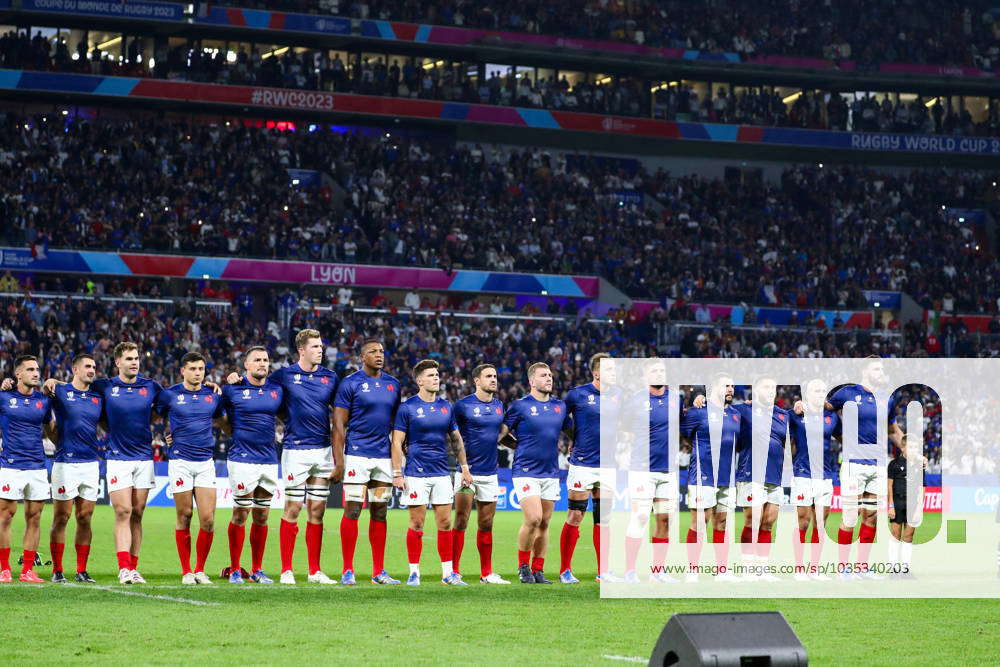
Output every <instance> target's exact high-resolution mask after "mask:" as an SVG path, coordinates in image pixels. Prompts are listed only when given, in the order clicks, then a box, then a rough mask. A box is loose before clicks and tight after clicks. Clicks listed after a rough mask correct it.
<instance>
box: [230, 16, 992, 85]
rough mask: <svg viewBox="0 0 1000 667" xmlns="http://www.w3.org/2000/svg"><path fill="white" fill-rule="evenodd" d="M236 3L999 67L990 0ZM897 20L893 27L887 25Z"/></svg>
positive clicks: (750, 53) (745, 52) (702, 45)
mask: <svg viewBox="0 0 1000 667" xmlns="http://www.w3.org/2000/svg"><path fill="white" fill-rule="evenodd" d="M226 4H228V5H231V6H238V7H259V8H262V9H272V10H284V11H290V12H304V13H320V14H336V15H348V16H352V17H356V18H367V19H383V20H396V21H409V22H414V23H429V24H435V25H453V26H458V27H468V28H484V29H489V30H507V31H512V32H528V33H538V34H543V35H557V36H562V37H571V38H577V39H604V40H615V41H625V42H632V43H637V44H646V45H649V46H661V47H670V48H679V49H697V50H701V51H709V52H712V53H718V52H734V53H738V54H739V55H740V56H741V57H743V58H745V59H749V58H752V57H754V56H760V55H785V56H801V57H813V58H825V59H828V60H834V61H840V60H855V61H858V62H859V63H860V64H862V65H866V64H876V63H877V62H907V63H931V64H937V65H965V66H975V67H980V68H981V69H984V70H993V69H996V68H997V66H998V65H1000V48H998V46H997V30H998V28H1000V24H998V19H1000V17H998V15H997V12H996V10H995V8H994V5H993V4H992V3H990V2H987V1H986V0H974V1H970V0H965V1H963V2H957V1H955V0H947V1H945V2H939V3H934V4H927V3H923V4H921V3H910V2H907V3H891V2H890V3H877V4H868V5H866V6H865V8H864V11H857V8H856V7H855V6H853V5H851V4H849V3H848V4H837V3H831V2H827V1H824V0H763V1H761V0H757V1H750V0H716V1H714V2H709V3H698V4H691V3H683V2H678V1H677V0H671V1H669V2H662V1H658V0H637V1H634V2H625V1H624V0H590V1H588V2H584V3H580V2H573V0H555V1H549V0H546V1H545V2H541V1H539V0H491V1H490V2H469V1H468V0H432V1H431V2H423V1H420V0H278V1H277V2H271V1H270V0H268V1H267V2H263V1H262V0H229V1H228V2H227V3H226ZM887 25H893V26H898V29H896V30H887V29H885V26H887Z"/></svg>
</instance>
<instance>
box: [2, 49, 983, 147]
mask: <svg viewBox="0 0 1000 667" xmlns="http://www.w3.org/2000/svg"><path fill="white" fill-rule="evenodd" d="M131 45H133V46H134V48H131V47H130V48H129V49H128V53H127V56H128V57H127V58H123V59H122V60H121V61H119V60H118V59H116V58H115V57H114V56H113V55H109V54H108V53H107V52H103V53H102V52H101V51H99V50H97V49H96V48H95V49H94V50H93V51H92V52H90V53H88V50H87V46H86V44H84V43H83V42H82V41H81V42H79V43H78V44H77V45H76V51H75V53H72V54H71V53H70V50H69V45H68V44H67V43H66V41H65V40H64V39H62V38H60V39H57V40H49V39H48V38H46V37H44V36H43V35H41V33H38V34H36V35H35V36H34V37H30V36H29V34H28V33H27V32H25V31H21V32H19V33H14V32H9V33H7V34H5V35H3V36H2V37H0V66H3V67H6V68H10V69H35V70H46V71H49V70H51V71H60V72H80V73H91V74H101V75H109V76H111V75H114V76H130V77H132V76H146V77H150V76H152V77H156V78H166V79H171V80H177V79H182V80H189V81H197V82H205V83H218V84H233V85H257V86H268V87H276V88H294V89H306V90H325V91H330V92H338V93H359V94H363V95H380V96H392V97H404V98H415V99H433V100H445V101H452V102H467V103H472V104H492V105H501V106H517V107H522V108H544V109H552V110H556V111H580V112H589V113H600V114H611V115H616V116H635V117H650V116H652V117H653V118H657V119H662V120H697V121H702V122H708V123H736V124H743V125H758V126H777V127H797V128H809V129H830V130H851V131H855V132H897V133H911V134H947V135H958V136H977V135H978V136H997V135H998V134H1000V103H998V102H997V101H996V100H991V102H990V104H989V108H988V111H987V113H986V116H985V117H984V119H983V120H981V121H978V122H977V121H976V120H974V119H973V117H972V115H971V113H970V112H969V110H968V109H967V108H966V107H965V106H964V100H962V101H960V102H959V103H958V105H957V106H953V105H952V100H951V98H946V99H945V100H944V102H942V100H941V99H940V98H937V99H936V100H933V101H932V102H931V103H930V106H928V102H929V101H928V100H925V99H924V98H923V97H920V96H918V97H916V98H915V99H912V100H909V101H906V100H899V99H895V98H894V97H893V96H891V95H889V94H884V95H882V96H881V98H879V97H878V96H877V95H873V94H870V93H869V94H866V95H864V96H862V95H857V96H848V95H844V94H841V93H837V92H823V91H802V92H801V93H800V94H799V95H797V96H794V97H795V99H794V100H791V101H790V102H787V103H786V102H785V101H784V99H787V97H786V98H783V97H782V93H780V92H778V91H776V90H774V89H765V88H763V87H749V88H741V89H740V90H738V91H734V90H733V89H731V88H730V89H726V88H722V89H719V90H717V91H716V93H715V94H714V96H713V95H712V94H710V93H704V92H703V93H701V94H699V92H698V91H697V90H695V88H694V87H692V86H691V85H688V84H686V83H680V82H678V83H676V85H671V86H656V87H654V88H653V92H652V93H650V92H649V91H647V90H646V85H647V84H644V83H643V82H642V81H641V80H639V79H637V78H629V77H623V76H614V77H610V76H609V77H607V78H605V79H601V81H600V82H597V81H594V80H587V79H582V80H579V81H577V82H576V83H573V84H571V83H570V82H569V81H568V80H567V78H566V76H565V75H562V76H560V77H559V78H558V79H556V77H554V76H548V77H545V76H540V77H538V79H537V80H532V79H531V78H530V77H529V76H528V75H526V74H524V73H518V74H514V73H513V72H510V71H507V72H504V73H501V72H499V71H495V70H494V71H491V72H490V74H489V75H488V76H486V77H484V78H483V79H477V77H476V76H475V72H476V71H477V65H476V64H475V63H451V62H449V63H445V62H444V61H441V64H440V66H436V67H432V68H425V67H421V66H420V65H419V64H418V63H417V61H416V60H415V59H414V58H392V59H391V60H387V59H386V58H383V57H381V56H379V57H365V58H363V59H361V61H360V62H348V61H345V60H342V59H341V57H340V55H339V54H334V56H333V57H331V56H330V54H329V52H326V51H322V50H317V51H311V50H307V51H302V52H296V51H295V50H292V49H288V50H286V51H285V52H284V53H282V54H280V55H274V56H272V57H267V56H269V55H270V52H266V53H265V52H262V51H261V50H260V49H257V48H253V49H251V50H250V51H247V50H246V49H245V48H243V47H240V49H239V50H238V51H237V52H235V58H234V59H233V60H232V61H230V60H229V59H228V58H227V54H226V53H225V52H223V51H222V50H219V49H205V48H200V47H198V46H197V45H196V46H195V47H189V46H186V45H183V46H176V47H173V48H170V49H164V50H162V51H160V52H157V53H155V54H152V55H154V56H155V57H152V58H149V59H147V58H146V57H145V54H143V52H142V50H141V46H140V43H139V42H138V41H135V40H133V41H132V42H131ZM590 78H593V77H590Z"/></svg>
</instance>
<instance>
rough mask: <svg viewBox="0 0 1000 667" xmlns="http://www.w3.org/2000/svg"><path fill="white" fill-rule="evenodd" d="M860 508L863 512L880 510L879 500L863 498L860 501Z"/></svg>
mask: <svg viewBox="0 0 1000 667" xmlns="http://www.w3.org/2000/svg"><path fill="white" fill-rule="evenodd" d="M858 507H860V508H861V509H863V510H870V511H875V510H877V509H878V498H862V499H861V500H859V501H858Z"/></svg>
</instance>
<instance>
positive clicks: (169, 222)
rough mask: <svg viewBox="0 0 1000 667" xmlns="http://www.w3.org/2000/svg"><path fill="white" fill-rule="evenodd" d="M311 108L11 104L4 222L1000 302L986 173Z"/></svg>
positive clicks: (198, 245)
mask: <svg viewBox="0 0 1000 667" xmlns="http://www.w3.org/2000/svg"><path fill="white" fill-rule="evenodd" d="M313 129H314V130H316V131H314V132H310V131H305V128H304V127H300V128H299V129H298V130H297V131H285V132H282V131H277V130H267V129H260V128H256V127H249V126H246V125H244V124H241V123H225V124H224V123H217V124H215V125H208V124H195V125H189V124H187V123H183V122H176V121H175V122H163V121H158V120H155V119H150V118H147V117H144V116H136V117H135V118H134V119H131V120H112V119H109V120H98V121H93V122H91V121H87V120H85V119H83V118H75V119H73V118H64V117H60V116H56V115H53V116H46V117H41V118H39V117H35V118H23V119H19V118H17V117H14V116H8V117H7V119H6V122H3V123H2V124H0V145H3V146H4V147H5V148H4V149H2V150H0V183H2V185H3V190H4V191H6V192H9V193H19V194H18V195H17V196H10V197H7V198H6V199H5V200H3V201H2V203H0V212H2V214H3V215H4V218H5V219H6V220H11V221H13V224H10V225H5V226H4V229H3V232H2V237H0V240H2V241H4V242H5V243H7V244H8V245H15V246H23V245H33V244H48V245H50V246H51V247H71V248H110V249H122V250H136V249H142V250H146V251H152V252H185V253H189V254H197V255H216V256H218V255H241V256H264V257H274V258H289V259H309V260H324V261H332V262H350V263H353V262H367V263H374V264H399V265H416V266H442V267H447V266H464V267H475V268H480V267H491V268H493V269H498V270H516V271H527V272H544V273H570V274H595V273H596V274H599V275H602V276H605V277H607V278H608V279H609V280H610V281H611V282H612V283H613V284H615V285H616V286H618V287H619V288H620V289H622V290H624V291H625V292H626V293H627V294H629V295H631V296H634V297H641V298H673V299H684V300H685V301H688V302H691V301H709V302H719V303H733V302H740V301H745V302H747V303H756V304H761V305H776V304H787V305H791V306H793V307H802V308H805V307H817V306H826V307H840V308H851V307H857V306H859V305H863V303H864V300H863V298H862V296H861V291H862V290H866V289H877V290H894V291H905V292H907V293H909V294H910V295H911V296H913V298H914V299H915V300H916V301H917V302H918V303H919V304H921V305H922V306H923V307H924V308H932V307H934V306H935V304H937V306H938V307H937V308H936V309H937V310H944V311H950V312H955V311H959V312H966V313H994V312H996V311H997V298H998V297H1000V275H998V274H997V272H996V271H995V270H993V266H994V265H993V261H992V255H991V254H989V253H988V252H986V249H985V248H983V249H980V247H979V245H978V242H979V241H978V237H977V236H976V233H975V230H974V228H973V227H972V226H971V225H969V224H967V223H965V222H962V221H960V220H959V219H957V218H956V217H955V216H951V215H948V213H947V211H946V210H944V209H945V208H946V207H950V206H962V207H967V208H975V207H980V206H985V207H989V206H992V205H993V204H992V202H993V200H994V198H995V192H996V185H995V183H996V181H994V180H992V178H995V177H992V176H990V175H989V173H987V172H956V171H939V170H917V171H912V172H909V173H899V174H893V173H888V172H882V171H874V170H868V169H862V168H847V167H837V168H829V167H827V168H821V167H817V166H815V165H814V166H795V167H789V168H788V169H787V170H786V171H785V173H784V175H783V176H782V179H781V183H780V184H768V183H760V184H750V183H747V184H743V185H740V186H735V185H732V184H727V183H725V182H723V181H719V180H710V179H706V178H702V177H698V176H672V175H670V174H668V173H666V172H663V171H658V172H656V173H649V172H648V171H646V170H645V169H643V167H642V165H641V163H639V162H638V161H635V160H617V159H613V160H607V159H599V158H593V157H587V156H578V155H572V154H563V153H559V152H556V151H545V150H542V149H531V150H513V149H509V148H502V147H499V146H478V145H474V146H469V145H456V144H455V143H453V141H451V140H448V139H446V138H444V137H443V136H435V137H433V138H428V137H426V136H422V135H408V134H407V133H406V132H403V133H399V134H391V133H385V134H382V133H377V134H376V133H372V132H343V131H342V129H338V131H331V130H329V129H328V128H324V127H321V126H313ZM287 168H302V169H315V170H319V171H321V172H327V173H329V174H331V175H332V176H333V177H334V179H335V180H336V182H337V184H339V191H340V192H341V193H342V194H344V200H343V201H344V207H345V208H344V210H343V211H341V210H339V209H337V208H335V207H334V201H333V196H334V194H335V193H334V192H332V191H331V187H326V186H322V187H308V188H300V187H291V185H290V182H289V177H288V175H287V173H286V169H287ZM459 174H461V175H462V178H461V179H459ZM332 189H333V190H337V189H338V186H333V187H332ZM644 198H645V199H644ZM637 200H638V201H646V200H649V204H650V205H649V206H644V205H642V204H640V203H637ZM444 220H450V221H453V222H452V223H451V224H445V223H444V222H443V221H444ZM875 237H878V238H880V240H881V242H880V243H879V244H873V243H872V242H871V240H872V239H873V238H875ZM946 304H950V305H946Z"/></svg>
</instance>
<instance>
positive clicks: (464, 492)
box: [451, 364, 510, 584]
mask: <svg viewBox="0 0 1000 667" xmlns="http://www.w3.org/2000/svg"><path fill="white" fill-rule="evenodd" d="M472 382H473V384H475V386H476V391H475V392H474V393H472V394H469V395H468V396H466V397H465V398H462V399H460V400H458V401H457V402H456V403H455V423H457V424H458V430H459V433H461V435H462V442H463V443H464V444H465V456H466V458H467V459H468V461H469V471H470V472H471V473H472V484H471V485H470V486H463V485H462V478H461V476H456V478H455V523H454V527H453V528H452V537H453V540H452V547H451V559H452V567H454V569H455V572H459V573H460V572H461V570H460V569H459V561H460V560H461V558H462V547H463V546H464V545H465V528H466V526H468V525H469V517H470V516H471V514H472V505H473V503H475V505H476V523H477V530H476V548H477V549H478V550H479V583H481V584H509V583H510V582H509V581H507V580H506V579H504V578H503V577H501V576H500V575H499V574H497V573H496V572H494V571H493V517H494V516H495V515H496V511H497V499H498V498H499V496H500V481H499V479H498V477H497V438H498V437H499V435H500V427H501V425H502V424H503V416H504V410H503V403H502V402H501V401H500V399H498V398H497V397H496V395H497V369H496V367H495V366H493V365H492V364H481V365H479V366H476V367H475V368H474V369H473V370H472Z"/></svg>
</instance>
